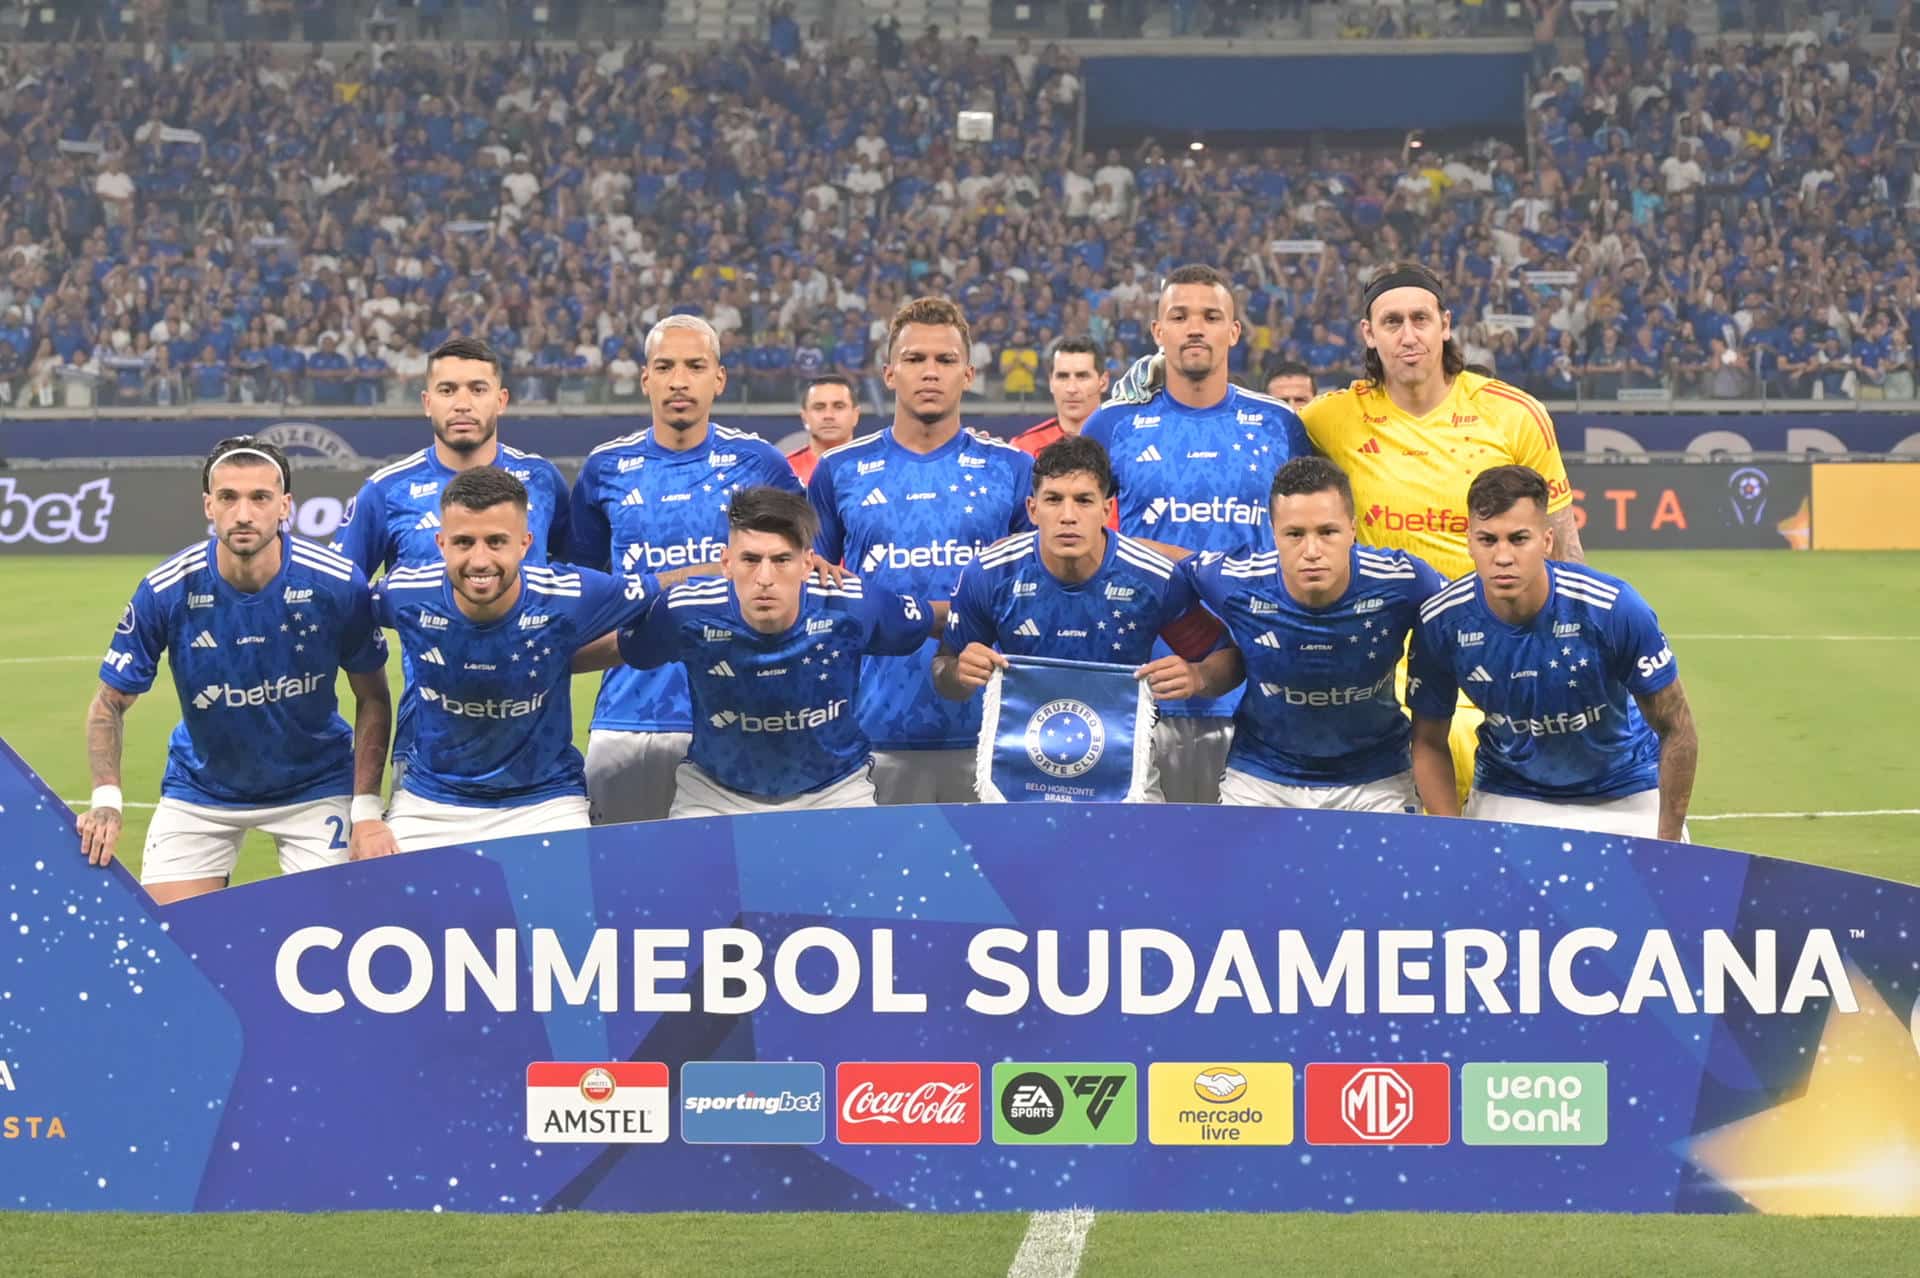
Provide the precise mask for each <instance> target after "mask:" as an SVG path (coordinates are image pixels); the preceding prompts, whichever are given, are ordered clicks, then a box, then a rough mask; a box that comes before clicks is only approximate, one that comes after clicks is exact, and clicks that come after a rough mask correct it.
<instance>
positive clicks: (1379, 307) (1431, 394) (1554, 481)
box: [1301, 262, 1586, 783]
mask: <svg viewBox="0 0 1920 1278" xmlns="http://www.w3.org/2000/svg"><path fill="white" fill-rule="evenodd" d="M1360 337H1361V340H1362V341H1363V342H1364V343H1365V344H1366V348H1367V349H1366V354H1365V356H1364V357H1363V358H1364V367H1365V372H1366V376H1365V377H1364V378H1363V379H1361V380H1359V381H1356V382H1354V383H1352V384H1351V385H1349V386H1346V387H1344V388H1342V389H1339V390H1332V391H1329V392H1327V393H1326V394H1325V395H1322V396H1320V397H1319V398H1318V399H1316V400H1314V401H1313V402H1312V403H1311V404H1309V405H1308V406H1307V407H1306V408H1305V409H1303V410H1302V411H1301V420H1302V421H1303V422H1304V423H1305V424H1306V428H1307V434H1308V436H1309V437H1310V438H1311V439H1312V440H1313V444H1314V447H1316V448H1318V449H1319V450H1320V451H1321V452H1322V453H1324V454H1325V455H1326V456H1327V457H1328V459H1330V460H1331V461H1332V462H1333V463H1334V464H1335V465H1337V466H1339V467H1340V468H1341V469H1342V470H1344V471H1346V472H1347V474H1348V476H1349V477H1350V478H1351V480H1352V482H1353V495H1354V499H1355V504H1356V505H1357V506H1358V508H1359V511H1360V527H1359V533H1360V535H1361V536H1362V537H1364V538H1365V539H1366V540H1367V542H1368V543H1369V544H1371V545H1375V546H1380V547H1384V548H1391V549H1397V550H1405V551H1407V552H1409V553H1410V554H1415V555H1418V556H1420V557H1421V558H1422V559H1425V560H1426V561H1427V562H1428V563H1430V564H1432V565H1433V566H1434V567H1435V568H1437V569H1439V571H1440V572H1441V573H1442V574H1443V575H1445V576H1446V577H1448V578H1449V579H1452V578H1457V577H1461V576H1464V575H1466V574H1468V573H1471V572H1472V571H1473V560H1472V558H1471V556H1469V554H1468V553H1467V514H1466V512H1465V511H1463V510H1461V509H1459V506H1458V503H1459V500H1460V492H1461V489H1462V486H1463V485H1465V484H1466V483H1468V482H1469V481H1470V480H1471V479H1472V478H1473V477H1474V476H1475V475H1478V474H1479V473H1480V472H1482V471H1484V470H1486V469H1488V468H1489V467H1494V466H1503V465H1521V466H1530V467H1532V468H1533V469H1534V470H1536V471H1538V472H1539V473H1540V474H1541V475H1543V476H1544V477H1545V478H1546V482H1547V491H1548V503H1549V504H1548V507H1547V510H1546V516H1547V522H1548V525H1549V526H1550V527H1551V528H1552V529H1553V544H1554V547H1555V551H1554V553H1555V554H1556V555H1558V556H1559V557H1560V558H1561V559H1563V560H1573V561H1580V560H1584V559H1585V558H1586V552H1585V551H1584V550H1583V549H1582V548H1581V545H1580V533H1579V529H1578V527H1577V526H1576V525H1575V523H1574V512H1573V486H1572V485H1571V484H1570V483H1569V482H1568V480H1567V467H1566V463H1565V462H1564V461H1563V460H1562V459H1561V456H1560V445H1559V441H1558V440H1557V438H1556V437H1555V435H1554V430H1553V419H1552V418H1551V417H1549V416H1548V415H1547V410H1546V409H1544V408H1542V407H1541V406H1540V404H1539V402H1538V401H1537V400H1535V399H1534V398H1533V397H1532V396H1531V395H1528V394H1527V393H1526V392H1525V391H1522V390H1519V389H1516V388H1515V387H1512V386H1509V385H1507V384H1506V383H1505V382H1502V381H1498V380H1496V379H1494V378H1491V377H1483V376H1481V375H1479V374H1478V373H1469V372H1467V371H1466V359H1465V357H1464V356H1463V355H1462V354H1461V353H1460V347H1459V344H1458V343H1457V342H1455V341H1454V340H1453V317H1452V315H1451V314H1450V313H1449V312H1448V311H1447V309H1446V305H1445V299H1444V293H1443V285H1442V284H1441V282H1440V279H1439V277H1438V276H1436V275H1435V274H1434V273H1433V272H1432V271H1429V270H1427V269H1426V268H1425V267H1423V266H1419V265H1417V264H1415V263H1407V262H1402V263H1395V264H1391V265H1389V266H1387V267H1385V268H1383V269H1382V270H1381V272H1380V273H1379V274H1378V275H1376V276H1374V278H1373V280H1372V281H1371V282H1370V283H1369V284H1368V285H1367V290H1366V293H1365V295H1364V297H1363V299H1362V302H1361V321H1360ZM1478 714H1479V712H1478V711H1477V710H1475V709H1474V708H1473V706H1472V705H1471V703H1469V702H1467V701H1465V700H1464V699H1463V700H1462V702H1461V705H1460V706H1459V707H1458V708H1457V712H1456V714H1455V717H1454V738H1453V740H1454V758H1455V762H1456V766H1457V771H1458V772H1459V774H1460V778H1461V780H1462V782H1463V783H1464V781H1465V780H1466V778H1467V777H1468V776H1470V775H1472V769H1473V748H1474V741H1475V736H1474V729H1475V728H1476V727H1477V726H1478V723H1479V719H1478Z"/></svg>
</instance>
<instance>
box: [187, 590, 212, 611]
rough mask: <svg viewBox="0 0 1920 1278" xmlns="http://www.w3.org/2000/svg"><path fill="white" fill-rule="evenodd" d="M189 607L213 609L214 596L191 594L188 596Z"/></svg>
mask: <svg viewBox="0 0 1920 1278" xmlns="http://www.w3.org/2000/svg"><path fill="white" fill-rule="evenodd" d="M187 607H189V608H211V607H213V596H212V595H196V594H192V593H189V594H188V595H187Z"/></svg>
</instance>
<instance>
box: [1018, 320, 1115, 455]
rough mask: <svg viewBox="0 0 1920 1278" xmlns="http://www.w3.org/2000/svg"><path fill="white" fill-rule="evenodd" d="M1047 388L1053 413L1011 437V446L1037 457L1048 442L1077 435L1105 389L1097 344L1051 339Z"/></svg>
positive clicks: (1085, 341)
mask: <svg viewBox="0 0 1920 1278" xmlns="http://www.w3.org/2000/svg"><path fill="white" fill-rule="evenodd" d="M1047 389H1048V390H1049V391H1050V392H1052V394H1053V413H1054V415H1053V416H1052V417H1049V418H1048V419H1047V420H1046V421H1044V422H1041V423H1040V424H1039V425H1038V426H1034V427H1031V428H1030V429H1027V430H1023V431H1021V432H1020V433H1019V434H1018V435H1015V436H1014V437H1013V446H1014V447H1015V448H1018V449H1019V450H1020V451H1021V452H1023V453H1026V454H1027V455H1029V456H1031V457H1038V456H1039V455H1040V452H1041V450H1042V449H1044V448H1046V447H1047V446H1048V445H1049V444H1055V443H1058V442H1059V441H1060V440H1063V439H1071V438H1073V437H1074V436H1075V435H1078V434H1079V433H1080V430H1081V428H1082V427H1084V426H1085V425H1086V424H1087V418H1089V417H1091V416H1093V410H1094V409H1096V408H1098V407H1100V401H1101V400H1102V399H1103V398H1105V397H1106V393H1107V370H1106V368H1105V367H1104V366H1103V364H1102V363H1101V360H1100V349H1099V347H1097V346H1095V345H1094V344H1093V342H1092V341H1091V340H1090V339H1088V338H1085V337H1063V338H1061V339H1060V340H1059V341H1057V342H1055V343H1054V344H1053V363H1052V371H1051V372H1049V373H1048V375H1047Z"/></svg>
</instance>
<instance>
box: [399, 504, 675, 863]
mask: <svg viewBox="0 0 1920 1278" xmlns="http://www.w3.org/2000/svg"><path fill="white" fill-rule="evenodd" d="M527 507H528V497H527V489H526V486H525V485H524V484H522V483H521V482H520V481H519V480H518V479H515V478H514V477H513V476H512V475H510V474H508V473H507V472H506V471H504V470H501V469H498V468H496V467H491V466H482V467H477V468H475V469H472V470H467V471H463V472H462V473H460V474H459V475H456V476H455V477H454V478H453V479H452V480H451V481H450V482H449V483H448V484H447V486H446V488H445V489H443V490H442V491H441V493H440V530H439V533H438V534H437V536H438V540H439V545H440V550H441V554H442V556H443V561H442V562H441V563H440V564H439V565H436V566H434V567H431V568H429V567H418V568H396V569H394V570H393V571H392V572H390V573H388V574H387V576H386V578H385V579H384V580H382V581H381V583H380V585H379V587H378V588H377V589H376V590H375V591H374V596H373V609H374V615H375V617H376V618H377V619H378V620H379V622H380V624H381V625H383V626H386V627H387V628H389V629H391V630H394V631H396V632H398V633H399V636H400V643H401V648H402V650H403V652H404V653H405V655H406V657H407V659H408V664H407V668H408V669H409V670H410V671H412V674H411V675H410V676H409V684H408V688H407V692H408V695H409V696H411V697H413V698H415V699H416V702H417V704H418V705H419V707H420V709H419V726H418V729H417V730H416V732H415V733H414V736H413V739H412V741H411V742H409V743H408V746H407V752H406V756H405V758H406V765H407V768H406V773H405V775H404V776H403V777H402V778H401V780H400V782H399V784H398V786H397V787H396V789H395V790H394V794H393V806H392V808H391V809H390V810H389V812H388V815H387V820H388V823H389V824H390V825H391V826H392V828H393V837H394V840H395V841H396V842H397V843H398V844H399V848H400V850H401V851H402V852H412V851H416V850H418V849H420V848H428V847H439V846H441V845H444V844H448V843H471V842H474V841H476V840H479V839H486V838H509V837H512V836H514V835H519V834H543V833H548V832H551V831H554V830H568V829H573V828H576V827H578V826H583V825H586V824H588V810H587V784H586V772H585V768H584V766H583V764H582V761H581V758H580V752H579V751H578V750H576V749H574V747H573V698H572V691H571V690H572V684H573V677H572V674H571V672H570V669H569V665H570V663H571V662H572V661H573V658H574V654H575V652H577V651H578V650H579V649H581V648H583V647H585V646H586V645H587V644H589V643H591V642H592V641H593V640H595V639H598V638H599V637H600V636H602V635H604V634H606V633H608V632H609V631H611V630H612V629H614V628H615V627H616V626H619V625H623V624H625V623H626V622H629V621H632V620H633V619H634V618H635V617H637V616H639V615H640V613H641V611H642V610H643V609H644V608H645V606H646V600H647V599H648V598H650V597H651V596H652V595H653V594H654V593H655V591H656V589H657V587H658V584H659V583H658V580H657V579H655V578H652V577H629V578H626V579H624V580H623V579H621V578H618V577H609V576H607V575H605V574H604V573H598V572H594V571H593V570H592V569H587V568H579V569H574V568H564V569H563V568H553V567H547V566H542V565H537V564H530V563H526V562H525V561H526V558H527V555H528V552H529V551H530V550H531V549H532V547H533V533H532V532H531V531H530V530H529V529H528V527H527Z"/></svg>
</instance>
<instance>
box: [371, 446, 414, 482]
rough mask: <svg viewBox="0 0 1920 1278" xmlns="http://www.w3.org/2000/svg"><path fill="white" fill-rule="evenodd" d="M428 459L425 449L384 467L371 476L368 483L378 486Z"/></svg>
mask: <svg viewBox="0 0 1920 1278" xmlns="http://www.w3.org/2000/svg"><path fill="white" fill-rule="evenodd" d="M426 459H427V450H426V449H424V448H423V449H421V450H420V451H419V452H417V453H414V454H412V455H411V456H407V457H402V458H401V459H400V460H399V461H397V462H392V463H390V464H388V465H385V466H382V467H381V468H380V469H379V470H376V471H374V472H373V473H372V474H371V475H368V476H367V482H368V483H370V484H377V483H379V482H380V481H381V480H383V479H389V478H391V477H393V476H394V475H397V474H399V473H400V472H401V471H403V470H410V469H412V468H413V467H415V466H418V465H419V464H420V463H421V462H423V461H425V460H426Z"/></svg>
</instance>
